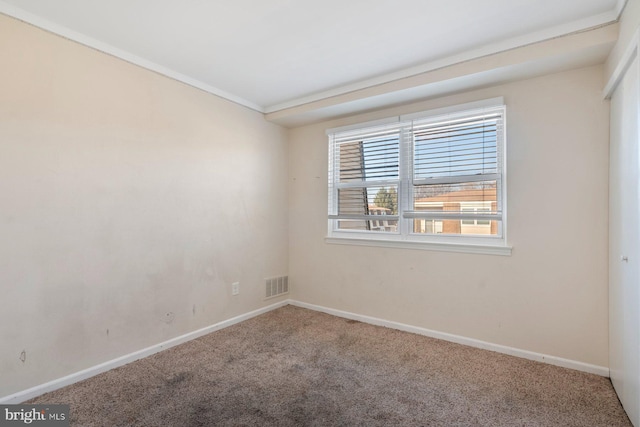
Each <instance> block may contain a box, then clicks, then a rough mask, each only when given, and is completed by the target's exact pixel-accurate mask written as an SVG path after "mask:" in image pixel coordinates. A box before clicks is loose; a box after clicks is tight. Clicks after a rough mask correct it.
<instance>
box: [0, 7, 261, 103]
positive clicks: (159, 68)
mask: <svg viewBox="0 0 640 427" xmlns="http://www.w3.org/2000/svg"><path fill="white" fill-rule="evenodd" d="M0 13H2V14H3V15H7V16H9V17H12V18H15V19H18V20H20V21H23V22H26V23H27V24H30V25H33V26H35V27H37V28H40V29H42V30H45V31H48V32H50V33H52V34H55V35H57V36H60V37H64V38H66V39H67V40H70V41H73V42H76V43H80V44H81V45H84V46H87V47H89V48H92V49H95V50H98V51H100V52H103V53H106V54H108V55H111V56H113V57H116V58H118V59H121V60H123V61H126V62H129V63H130V64H133V65H137V66H139V67H142V68H145V69H147V70H150V71H154V72H156V73H158V74H160V75H163V76H165V77H169V78H171V79H173V80H177V81H179V82H182V83H185V84H187V85H189V86H192V87H195V88H197V89H200V90H203V91H205V92H208V93H210V94H212V95H216V96H219V97H220V98H224V99H226V100H228V101H231V102H234V103H236V104H239V105H242V106H244V107H247V108H250V109H252V110H254V111H257V112H259V113H263V114H264V113H265V110H264V108H263V107H261V106H260V105H258V104H255V103H253V102H251V101H248V100H246V99H244V98H242V97H239V96H237V95H234V94H232V93H229V92H226V91H224V90H222V89H218V88H217V87H213V86H211V85H208V84H206V83H203V82H201V81H199V80H197V79H194V78H192V77H189V76H187V75H184V74H182V73H179V72H177V71H175V70H172V69H170V68H168V67H165V66H163V65H160V64H156V63H155V62H153V61H149V60H147V59H144V58H141V57H139V56H137V55H134V54H132V53H129V52H127V51H125V50H122V49H119V48H117V47H115V46H112V45H110V44H108V43H104V42H102V41H100V40H96V39H94V38H92V37H89V36H86V35H84V34H82V33H79V32H77V31H74V30H72V29H70V28H67V27H65V26H63V25H59V24H56V23H54V22H51V21H49V20H47V19H44V18H42V17H40V16H38V15H34V14H32V13H30V12H27V11H26V10H24V9H20V8H19V7H16V6H13V5H10V4H7V3H5V2H3V1H0Z"/></svg>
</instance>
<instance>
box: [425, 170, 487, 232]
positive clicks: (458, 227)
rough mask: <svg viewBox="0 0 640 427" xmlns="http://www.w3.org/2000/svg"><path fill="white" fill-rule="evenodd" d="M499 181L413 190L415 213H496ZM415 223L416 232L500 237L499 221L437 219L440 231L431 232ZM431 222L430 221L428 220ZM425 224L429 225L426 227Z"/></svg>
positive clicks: (437, 185)
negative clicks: (498, 235)
mask: <svg viewBox="0 0 640 427" xmlns="http://www.w3.org/2000/svg"><path fill="white" fill-rule="evenodd" d="M496 194H497V191H496V181H482V182H466V183H459V184H436V185H420V186H415V187H414V194H413V210H414V211H417V212H434V211H442V212H447V213H460V214H475V213H477V214H496V213H498V209H497V197H496ZM420 221H423V220H422V219H416V220H414V233H427V234H432V233H433V234H439V233H442V234H465V235H497V234H498V221H492V220H486V219H484V220H483V219H479V220H476V219H473V218H468V219H467V218H465V219H463V220H460V219H449V218H442V219H438V218H434V219H433V220H432V221H435V222H436V223H438V222H439V223H440V224H441V226H440V227H441V230H440V231H431V230H430V229H429V227H428V226H423V225H422V223H421V222H420ZM427 221H429V220H427ZM425 225H426V224H425Z"/></svg>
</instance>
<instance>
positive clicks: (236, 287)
mask: <svg viewBox="0 0 640 427" xmlns="http://www.w3.org/2000/svg"><path fill="white" fill-rule="evenodd" d="M239 293H240V282H233V283H232V284H231V295H238V294H239Z"/></svg>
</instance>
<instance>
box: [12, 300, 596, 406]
mask: <svg viewBox="0 0 640 427" xmlns="http://www.w3.org/2000/svg"><path fill="white" fill-rule="evenodd" d="M289 304H290V305H294V306H296V307H302V308H307V309H310V310H314V311H319V312H322V313H327V314H331V315H333V316H338V317H343V318H346V319H351V320H357V321H360V322H364V323H368V324H371V325H376V326H384V327H387V328H392V329H398V330H400V331H405V332H411V333H414V334H418V335H424V336H427V337H431V338H437V339H441V340H445V341H450V342H454V343H457V344H463V345H468V346H470V347H476V348H481V349H484V350H491V351H495V352H498V353H504V354H508V355H511V356H516V357H522V358H524V359H529V360H535V361H537V362H543V363H548V364H551V365H556V366H561V367H563V368H570V369H576V370H578V371H583V372H588V373H591V374H596V375H600V376H603V377H609V368H607V367H604V366H597V365H591V364H588V363H583V362H578V361H575V360H570V359H564V358H562V357H556V356H549V355H546V354H541V353H535V352H532V351H527V350H521V349H517V348H513V347H507V346H503V345H499V344H493V343H489V342H486V341H480V340H476V339H473V338H466V337H462V336H459V335H453V334H447V333H444V332H438V331H433V330H430V329H425V328H420V327H417V326H411V325H406V324H404V323H398V322H392V321H389V320H384V319H379V318H376V317H370V316H364V315H361V314H355V313H350V312H347V311H342V310H336V309H333V308H327V307H322V306H319V305H314V304H308V303H305V302H301V301H296V300H292V299H288V300H284V301H280V302H278V303H275V304H271V305H269V306H267V307H263V308H260V309H258V310H254V311H250V312H249V313H245V314H242V315H240V316H236V317H233V318H231V319H227V320H223V321H222V322H219V323H216V324H214V325H211V326H207V327H205V328H202V329H198V330H197V331H193V332H189V333H187V334H184V335H181V336H179V337H176V338H172V339H170V340H168V341H165V342H162V343H159V344H156V345H153V346H150V347H147V348H145V349H142V350H138V351H135V352H133V353H130V354H127V355H124V356H121V357H118V358H116V359H113V360H109V361H107V362H104V363H101V364H99V365H96V366H92V367H90V368H87V369H84V370H82V371H79V372H75V373H73V374H70V375H67V376H65V377H62V378H58V379H56V380H53V381H49V382H47V383H44V384H40V385H38V386H35V387H32V388H29V389H27V390H23V391H20V392H17V393H14V394H11V395H9V396H5V397H0V404H15V403H21V402H24V401H26V400H29V399H33V398H34V397H38V396H40V395H42V394H44V393H48V392H50V391H54V390H57V389H59V388H62V387H65V386H68V385H71V384H73V383H76V382H78V381H82V380H85V379H87V378H91V377H93V376H95V375H98V374H101V373H103V372H106V371H109V370H111V369H114V368H117V367H120V366H123V365H126V364H127V363H131V362H134V361H136V360H139V359H142V358H144V357H147V356H151V355H152V354H155V353H158V352H160V351H162V350H166V349H168V348H171V347H174V346H176V345H179V344H182V343H184V342H187V341H190V340H193V339H196V338H199V337H201V336H203V335H207V334H209V333H211V332H215V331H218V330H220V329H224V328H226V327H229V326H231V325H235V324H236V323H240V322H242V321H244V320H248V319H251V318H252V317H256V316H259V315H261V314H264V313H267V312H269V311H272V310H275V309H277V308H280V307H284V306H285V305H289Z"/></svg>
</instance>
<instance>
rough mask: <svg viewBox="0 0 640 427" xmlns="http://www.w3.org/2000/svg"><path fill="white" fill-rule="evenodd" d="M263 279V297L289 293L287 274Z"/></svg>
mask: <svg viewBox="0 0 640 427" xmlns="http://www.w3.org/2000/svg"><path fill="white" fill-rule="evenodd" d="M264 280H265V291H266V292H265V298H273V297H277V296H279V295H282V294H288V293H289V276H280V277H272V278H270V279H264Z"/></svg>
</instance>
